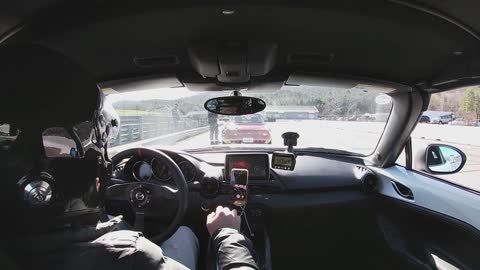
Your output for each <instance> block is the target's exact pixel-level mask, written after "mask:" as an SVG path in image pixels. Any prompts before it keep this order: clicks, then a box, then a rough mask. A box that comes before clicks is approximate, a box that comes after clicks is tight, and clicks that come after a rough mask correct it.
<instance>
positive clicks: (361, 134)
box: [176, 120, 480, 190]
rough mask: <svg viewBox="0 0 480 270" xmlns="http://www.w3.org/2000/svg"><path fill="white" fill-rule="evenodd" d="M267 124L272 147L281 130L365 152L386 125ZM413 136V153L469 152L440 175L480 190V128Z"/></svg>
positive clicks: (312, 142)
mask: <svg viewBox="0 0 480 270" xmlns="http://www.w3.org/2000/svg"><path fill="white" fill-rule="evenodd" d="M266 124H267V126H268V127H269V128H270V130H271V134H272V146H278V147H283V139H282V138H281V135H282V133H284V132H287V131H296V132H298V133H299V134H300V138H299V141H298V147H324V148H333V149H343V150H348V151H351V152H357V153H362V154H366V155H368V154H370V153H371V152H372V151H373V149H374V148H375V147H376V144H377V142H378V140H379V138H380V136H381V133H382V131H383V126H384V123H377V122H346V121H325V120H285V121H277V122H272V123H266ZM221 129H222V127H220V131H221ZM220 139H221V132H220ZM412 139H413V141H412V142H413V143H412V145H413V153H416V152H417V149H418V147H419V146H420V145H422V144H429V143H445V144H449V145H452V146H455V147H457V148H459V149H461V150H462V151H464V152H465V154H466V155H467V163H466V165H465V167H464V168H463V169H462V170H461V171H460V172H458V173H456V174H452V175H443V176H441V177H442V178H443V179H447V180H449V181H452V182H455V183H457V184H460V185H463V186H466V187H469V188H471V189H475V190H480V127H467V126H451V125H433V124H418V125H417V128H416V129H415V131H414V132H413V134H412ZM209 142H210V137H209V132H205V133H202V134H199V135H197V136H194V137H191V138H189V139H187V140H184V141H181V142H178V143H177V144H176V146H177V147H179V148H181V149H192V148H199V147H206V146H208V145H209ZM402 159H403V160H404V158H403V156H402V157H400V158H399V163H400V164H403V162H402V161H403V160H402Z"/></svg>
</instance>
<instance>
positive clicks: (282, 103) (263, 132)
mask: <svg viewBox="0 0 480 270" xmlns="http://www.w3.org/2000/svg"><path fill="white" fill-rule="evenodd" d="M113 90H115V89H113ZM112 92H113V94H109V95H107V99H108V100H109V101H110V102H111V103H112V105H113V107H114V108H115V110H116V111H117V113H118V114H119V116H120V122H121V124H120V127H121V128H120V134H119V136H118V138H116V139H115V140H113V141H111V143H110V148H111V149H112V148H113V149H115V147H117V146H121V145H126V144H128V146H130V147H134V146H140V145H141V146H147V147H158V148H161V147H167V148H175V149H179V150H184V151H208V150H219V149H223V150H225V151H228V150H242V149H248V150H257V149H258V150H262V149H263V150H281V149H285V148H286V147H285V146H284V144H283V139H282V134H283V133H285V132H289V131H293V132H297V133H298V134H299V135H300V138H299V139H298V145H297V148H303V149H304V150H308V151H326V149H328V150H329V151H331V150H337V152H340V151H342V152H345V151H348V152H352V153H357V154H360V155H369V154H371V153H372V152H373V151H374V149H375V148H376V145H377V143H378V141H379V139H380V137H381V135H382V133H383V130H384V128H385V124H386V121H387V120H388V117H389V115H390V111H391V108H392V102H391V98H390V97H389V96H388V95H386V94H384V93H382V92H380V91H379V90H378V89H357V88H352V89H343V88H339V89H336V88H325V87H323V88H322V87H304V86H301V87H300V86H283V87H282V88H281V89H280V90H277V91H258V92H253V91H246V92H244V95H245V96H247V95H248V96H253V97H257V98H261V99H263V100H264V101H265V102H266V104H267V107H266V109H265V110H264V111H262V112H260V113H257V114H253V115H243V116H224V115H216V114H213V113H209V112H207V111H206V110H205V109H204V103H205V101H207V100H208V99H210V98H213V97H219V96H228V95H230V94H231V93H230V92H229V91H215V92H214V91H205V92H200V91H190V90H188V89H187V88H185V87H181V88H165V89H155V90H146V91H135V92H122V93H115V91H112V89H109V91H108V93H112Z"/></svg>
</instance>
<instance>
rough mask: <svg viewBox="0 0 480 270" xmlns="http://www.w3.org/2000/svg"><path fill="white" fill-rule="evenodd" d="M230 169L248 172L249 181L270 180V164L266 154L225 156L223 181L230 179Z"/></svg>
mask: <svg viewBox="0 0 480 270" xmlns="http://www.w3.org/2000/svg"><path fill="white" fill-rule="evenodd" d="M232 169H246V170H248V178H249V179H250V180H269V179H270V162H269V159H268V154H266V153H252V154H227V155H226V157H225V179H230V172H231V171H232Z"/></svg>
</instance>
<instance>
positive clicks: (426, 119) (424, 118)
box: [419, 115, 430, 123]
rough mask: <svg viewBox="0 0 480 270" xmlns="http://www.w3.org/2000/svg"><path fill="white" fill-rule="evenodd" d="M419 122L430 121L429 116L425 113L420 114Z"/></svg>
mask: <svg viewBox="0 0 480 270" xmlns="http://www.w3.org/2000/svg"><path fill="white" fill-rule="evenodd" d="M419 122H420V123H430V117H428V116H426V115H422V117H420V121H419Z"/></svg>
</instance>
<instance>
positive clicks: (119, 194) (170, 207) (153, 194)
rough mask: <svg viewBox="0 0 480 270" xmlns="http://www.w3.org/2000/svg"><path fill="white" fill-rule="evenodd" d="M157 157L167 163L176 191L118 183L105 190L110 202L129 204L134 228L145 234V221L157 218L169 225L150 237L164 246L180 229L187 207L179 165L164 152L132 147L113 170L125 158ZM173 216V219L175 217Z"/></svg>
mask: <svg viewBox="0 0 480 270" xmlns="http://www.w3.org/2000/svg"><path fill="white" fill-rule="evenodd" d="M132 157H137V158H140V159H152V158H155V159H156V160H158V161H159V162H162V163H164V164H165V165H166V166H167V167H168V169H169V170H170V173H171V175H172V178H173V180H174V181H175V184H176V186H177V189H174V188H172V187H171V186H169V185H165V184H163V185H162V184H160V183H155V182H143V181H142V182H132V183H125V184H115V185H112V186H109V187H108V188H107V189H106V197H107V199H108V200H110V201H128V202H129V204H130V206H131V208H132V210H133V212H134V213H135V225H134V227H135V229H136V230H138V231H142V230H143V227H144V218H145V216H148V217H157V218H161V219H163V220H165V219H167V220H168V219H170V222H168V223H166V225H167V226H166V229H165V230H163V231H162V232H161V233H160V234H159V235H156V236H154V237H150V240H152V241H153V242H157V243H161V242H163V241H165V240H167V239H168V238H169V237H170V236H172V235H173V234H174V233H175V232H176V231H177V229H178V228H179V227H180V224H181V222H182V219H183V217H184V215H185V212H186V211H187V206H188V186H187V182H186V181H185V177H184V176H183V173H182V171H181V170H180V168H179V167H178V165H177V164H176V163H175V162H174V161H173V160H172V159H171V158H170V157H169V156H167V155H166V154H165V153H163V152H161V151H158V150H155V149H150V148H132V149H127V150H124V151H122V152H120V153H118V154H116V155H115V156H113V158H112V163H113V168H115V166H117V165H118V164H119V163H120V162H121V161H122V160H124V159H126V158H132ZM172 217H173V218H172Z"/></svg>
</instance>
